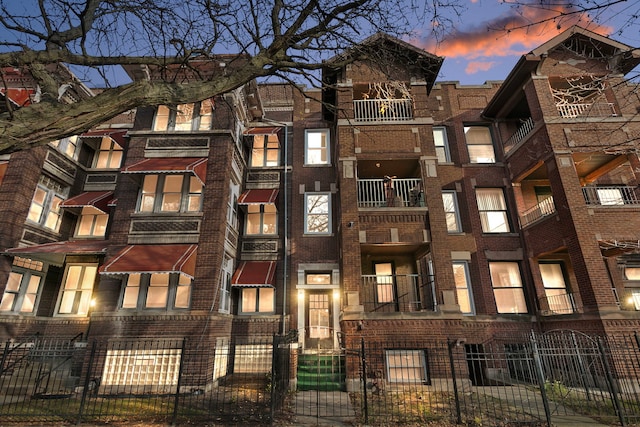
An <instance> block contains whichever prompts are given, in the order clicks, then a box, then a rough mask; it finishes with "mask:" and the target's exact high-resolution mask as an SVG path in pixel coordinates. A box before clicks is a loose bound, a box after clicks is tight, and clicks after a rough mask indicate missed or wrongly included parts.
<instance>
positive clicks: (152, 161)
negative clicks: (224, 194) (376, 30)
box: [122, 157, 207, 185]
mask: <svg viewBox="0 0 640 427" xmlns="http://www.w3.org/2000/svg"><path fill="white" fill-rule="evenodd" d="M185 172H191V173H193V174H194V175H195V176H196V177H197V178H198V179H199V180H200V182H202V185H204V183H205V182H206V178H207V159H206V158H205V157H161V158H149V159H144V160H142V161H139V162H138V163H134V164H132V165H130V166H127V167H125V168H124V169H123V170H122V173H130V174H134V173H142V174H150V173H185Z"/></svg>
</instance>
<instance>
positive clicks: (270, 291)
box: [240, 287, 275, 314]
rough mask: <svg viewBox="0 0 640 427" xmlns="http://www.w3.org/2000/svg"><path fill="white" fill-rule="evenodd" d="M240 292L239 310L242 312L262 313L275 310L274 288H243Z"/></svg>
mask: <svg viewBox="0 0 640 427" xmlns="http://www.w3.org/2000/svg"><path fill="white" fill-rule="evenodd" d="M240 293H241V295H240V312H241V313H242V314H260V313H263V314H264V313H273V312H274V311H275V289H274V288H271V287H264V288H243V289H241V290H240Z"/></svg>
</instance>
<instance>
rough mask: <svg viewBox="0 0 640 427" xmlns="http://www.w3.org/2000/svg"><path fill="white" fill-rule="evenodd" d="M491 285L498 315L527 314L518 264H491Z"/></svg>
mask: <svg viewBox="0 0 640 427" xmlns="http://www.w3.org/2000/svg"><path fill="white" fill-rule="evenodd" d="M489 271H490V272H491V283H492V285H493V295H494V297H495V299H496V306H497V308H498V313H516V314H518V313H527V304H526V303H525V299H524V289H523V288H522V280H521V279H520V268H519V267H518V263H517V262H490V263H489Z"/></svg>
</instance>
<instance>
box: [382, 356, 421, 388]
mask: <svg viewBox="0 0 640 427" xmlns="http://www.w3.org/2000/svg"><path fill="white" fill-rule="evenodd" d="M385 358H386V362H387V374H388V375H387V377H388V379H389V382H392V383H428V377H427V369H426V366H427V364H426V360H425V352H424V351H423V350H386V351H385Z"/></svg>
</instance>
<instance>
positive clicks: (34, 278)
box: [0, 257, 44, 314]
mask: <svg viewBox="0 0 640 427" xmlns="http://www.w3.org/2000/svg"><path fill="white" fill-rule="evenodd" d="M43 269H44V266H43V264H42V262H40V261H32V260H30V259H27V258H20V257H15V258H14V260H13V270H12V271H11V273H9V280H8V281H7V285H6V286H5V289H4V294H3V295H2V300H1V301H0V311H4V312H13V313H21V314H29V313H35V309H36V307H37V304H38V297H39V296H40V283H41V282H42V279H43V274H42V271H43Z"/></svg>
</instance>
